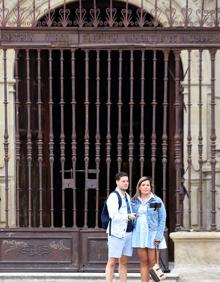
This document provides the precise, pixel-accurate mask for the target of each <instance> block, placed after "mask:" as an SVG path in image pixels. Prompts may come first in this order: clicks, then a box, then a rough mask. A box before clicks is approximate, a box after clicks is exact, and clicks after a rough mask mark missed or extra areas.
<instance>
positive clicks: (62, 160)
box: [60, 49, 65, 227]
mask: <svg viewBox="0 0 220 282" xmlns="http://www.w3.org/2000/svg"><path fill="white" fill-rule="evenodd" d="M63 64H64V58H63V50H62V49H61V50H60V123H61V125H60V126H61V128H60V163H61V174H62V227H65V187H64V183H63V181H64V177H65V175H64V174H65V173H64V170H65V133H64V104H65V102H64V93H63V91H64V77H63Z"/></svg>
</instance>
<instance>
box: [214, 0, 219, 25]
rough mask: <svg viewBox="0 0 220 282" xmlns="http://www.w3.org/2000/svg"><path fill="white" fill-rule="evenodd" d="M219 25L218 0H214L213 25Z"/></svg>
mask: <svg viewBox="0 0 220 282" xmlns="http://www.w3.org/2000/svg"><path fill="white" fill-rule="evenodd" d="M218 26H219V18H218V0H216V1H215V27H218Z"/></svg>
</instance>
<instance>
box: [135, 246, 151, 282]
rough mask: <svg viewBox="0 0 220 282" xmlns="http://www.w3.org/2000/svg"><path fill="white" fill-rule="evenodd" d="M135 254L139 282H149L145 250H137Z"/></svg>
mask: <svg viewBox="0 0 220 282" xmlns="http://www.w3.org/2000/svg"><path fill="white" fill-rule="evenodd" d="M137 254H138V257H139V259H140V273H141V282H149V269H148V253H147V249H146V248H138V249H137Z"/></svg>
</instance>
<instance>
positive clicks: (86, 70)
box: [0, 1, 220, 230]
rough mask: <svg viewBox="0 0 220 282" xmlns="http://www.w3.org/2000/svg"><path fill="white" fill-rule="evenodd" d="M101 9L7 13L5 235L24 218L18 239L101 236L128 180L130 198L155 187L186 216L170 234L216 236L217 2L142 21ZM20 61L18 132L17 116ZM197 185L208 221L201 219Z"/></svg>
mask: <svg viewBox="0 0 220 282" xmlns="http://www.w3.org/2000/svg"><path fill="white" fill-rule="evenodd" d="M102 2H103V1H100V2H99V1H94V2H93V3H90V1H79V2H75V3H73V4H66V2H65V1H64V3H63V6H62V7H61V8H59V9H54V8H53V7H52V6H51V2H50V1H48V2H47V4H48V7H45V8H46V9H43V8H42V7H40V6H39V7H38V6H37V5H36V2H35V1H33V5H32V7H28V9H25V7H23V6H22V5H21V3H20V1H18V2H17V5H16V7H15V8H12V9H11V10H10V9H9V6H8V2H7V1H2V2H1V4H2V8H1V10H0V14H1V17H0V18H1V49H2V54H1V55H2V65H3V68H2V85H3V87H2V93H3V96H4V98H3V104H4V107H3V108H4V115H3V119H2V120H3V121H4V125H3V126H4V136H3V137H2V139H3V145H4V168H2V170H1V171H2V179H3V186H4V193H2V194H3V195H4V196H3V197H4V202H5V207H4V215H5V216H4V217H3V218H2V221H3V222H4V223H5V227H9V226H11V225H13V218H16V226H17V227H29V228H31V227H72V226H73V227H85V228H86V227H96V228H97V227H98V226H100V222H99V213H100V208H101V205H102V202H103V200H104V199H105V197H106V195H108V194H109V192H110V191H111V190H112V189H113V188H114V178H113V177H114V174H115V173H116V172H117V171H119V170H126V171H128V172H129V177H130V193H131V194H132V193H133V192H134V190H135V183H136V182H137V179H138V178H139V177H140V176H141V175H143V174H148V175H151V176H152V178H153V182H154V183H155V185H156V192H157V193H158V194H159V195H160V196H161V197H162V198H163V199H164V202H165V204H166V205H167V208H168V209H169V213H170V215H172V217H173V214H174V213H175V214H176V219H175V222H171V217H170V222H171V223H170V225H171V226H170V230H174V229H175V228H176V230H180V229H181V227H182V226H184V225H185V227H186V228H187V229H191V228H196V229H199V230H203V229H211V230H216V229H217V221H216V195H215V194H216V190H215V189H216V183H215V182H216V120H215V115H216V114H215V105H216V87H215V86H216V74H215V70H216V65H218V64H219V56H217V55H218V49H219V48H220V42H219V40H220V38H219V30H218V27H219V8H218V1H212V6H211V5H209V6H207V4H206V3H205V1H201V7H199V8H198V9H196V10H194V9H193V7H191V6H190V4H189V2H188V1H186V5H185V7H184V8H182V9H180V10H176V8H175V7H173V5H172V1H167V6H166V7H165V6H164V7H161V6H160V5H159V3H158V2H157V1H155V5H154V7H150V8H149V7H145V3H144V1H140V7H139V8H138V9H137V8H136V7H134V6H132V5H130V4H129V3H128V1H124V2H123V3H118V2H114V1H109V7H104V6H103V4H102ZM122 6H124V7H122ZM10 7H11V6H10ZM26 15H28V16H26ZM40 16H41V17H40ZM103 27H108V28H109V29H107V30H105V29H103ZM177 27H184V28H185V29H179V28H177ZM18 28H19V29H18ZM57 28H59V30H58V29H57ZM79 28H80V29H79ZM205 32H206V33H205ZM203 46H204V47H203ZM12 53H13V54H14V79H15V82H13V85H14V86H15V92H14V96H15V124H13V121H12V119H11V118H12V116H11V115H10V114H11V113H10V112H9V105H8V104H9V102H10V103H12V101H13V99H12V98H11V97H10V95H9V94H11V92H10V91H12V90H11V79H12V78H11V77H9V71H8V69H9V66H10V67H11V65H10V59H11V54H12ZM192 55H193V56H192ZM192 58H193V62H192ZM204 60H205V63H204ZM203 64H204V65H203ZM195 66H196V67H195ZM204 66H208V68H209V70H208V71H207V69H204ZM194 68H195V69H194ZM192 69H193V70H192ZM204 73H206V74H208V77H204ZM192 76H193V77H192ZM192 80H193V81H192ZM205 85H208V86H207V88H206V87H205ZM9 87H10V90H9ZM11 96H12V95H11ZM204 100H205V102H204ZM204 103H207V107H206V108H205V110H206V111H208V115H207V121H208V124H205V121H204V119H203V116H204V110H203V109H204ZM10 109H12V108H10ZM195 112H196V114H195ZM194 118H196V122H195V120H194ZM11 126H12V127H14V128H15V162H16V173H15V174H13V172H12V171H13V169H12V167H13V164H11V163H10V162H11V161H12V160H13V159H14V155H13V151H12V149H11V148H10V146H11V144H13V130H11ZM205 130H207V131H208V133H207V135H208V136H206V135H205V132H204V131H205ZM197 131H198V132H197ZM10 134H12V136H10ZM205 138H206V139H205ZM194 142H195V143H194ZM193 146H194V150H196V152H197V153H196V156H195V154H194V152H195V151H193ZM205 146H206V149H205ZM9 157H10V158H9ZM195 163H196V165H197V164H198V174H197V175H196V176H195V170H194V168H193V166H194V164H195ZM206 164H207V165H206ZM205 165H206V168H205ZM204 169H206V170H207V171H208V174H209V177H210V179H209V181H207V179H206V181H207V187H208V188H207V189H206V187H205V186H204V185H203V183H204V178H205V176H204ZM9 172H10V173H9ZM198 175H199V177H198ZM184 178H185V179H184ZM11 179H12V180H11ZM14 179H16V189H13V180H14ZM193 181H196V183H197V184H196V185H197V186H198V189H199V193H198V199H199V213H197V212H196V211H195V210H194V211H193V210H192V197H193V195H192V193H195V185H194V187H192V185H193ZM11 187H12V188H11ZM193 189H194V190H193ZM14 191H15V193H16V197H15V198H16V207H14V208H15V210H16V213H15V216H14V214H13V208H11V205H10V201H11V197H12V195H13V192H14ZM196 191H197V190H196ZM196 193H197V192H196ZM173 195H175V196H173ZM184 195H185V196H187V197H185V199H184ZM207 195H209V199H210V202H209V203H208V204H206V203H204V202H205V197H206V196H207ZM194 198H195V197H194ZM183 201H185V202H186V203H185V204H186V206H187V209H188V211H187V212H185V217H184V216H183V211H184V210H183ZM174 202H175V204H173V203H174ZM209 210H211V213H210V218H207V216H206V215H207V211H209ZM194 213H196V216H198V218H199V220H198V221H196V220H194V221H193V220H192V217H193V214H194ZM208 213H209V212H208Z"/></svg>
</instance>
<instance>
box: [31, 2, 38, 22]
mask: <svg viewBox="0 0 220 282" xmlns="http://www.w3.org/2000/svg"><path fill="white" fill-rule="evenodd" d="M32 6H33V19H32V27H35V26H37V17H36V3H35V0H33V1H32Z"/></svg>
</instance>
